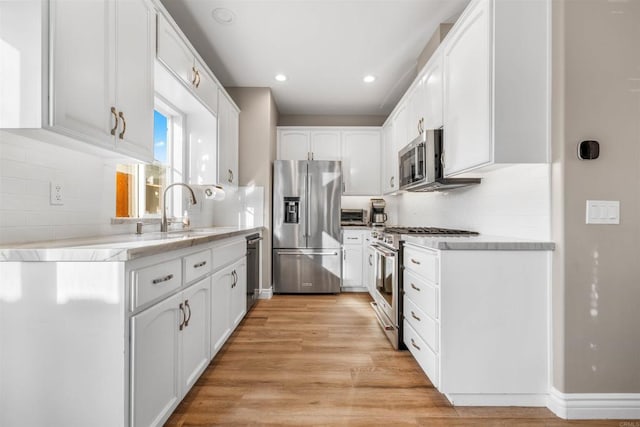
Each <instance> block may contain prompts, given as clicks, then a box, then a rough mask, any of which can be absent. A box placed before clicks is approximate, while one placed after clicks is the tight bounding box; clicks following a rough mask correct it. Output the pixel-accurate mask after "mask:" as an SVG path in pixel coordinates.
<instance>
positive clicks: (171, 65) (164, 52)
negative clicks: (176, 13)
mask: <svg viewBox="0 0 640 427" xmlns="http://www.w3.org/2000/svg"><path fill="white" fill-rule="evenodd" d="M157 57H158V59H159V60H160V62H162V63H163V64H164V65H166V67H167V68H168V69H169V70H171V71H172V72H173V73H174V74H175V75H177V76H178V77H180V79H181V80H183V81H184V82H185V83H186V84H187V85H189V86H191V84H192V82H193V67H194V57H193V53H192V52H191V50H190V49H189V47H188V46H187V45H186V44H185V43H184V41H183V40H182V38H181V37H180V35H179V34H178V32H177V31H176V30H174V29H173V27H171V24H169V22H168V21H167V20H166V19H165V18H164V17H163V16H162V15H158V48H157Z"/></svg>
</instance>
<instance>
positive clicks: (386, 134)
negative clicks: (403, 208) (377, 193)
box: [381, 120, 398, 194]
mask: <svg viewBox="0 0 640 427" xmlns="http://www.w3.org/2000/svg"><path fill="white" fill-rule="evenodd" d="M393 123H394V122H393V120H387V122H386V123H385V124H384V126H382V183H381V184H382V193H383V194H389V193H393V192H394V191H397V190H398V151H397V150H396V149H395V141H394V138H393V136H394V134H393Z"/></svg>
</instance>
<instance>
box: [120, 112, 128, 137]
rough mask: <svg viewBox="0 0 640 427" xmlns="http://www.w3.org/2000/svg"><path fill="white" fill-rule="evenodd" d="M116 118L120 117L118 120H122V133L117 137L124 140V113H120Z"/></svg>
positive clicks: (125, 127)
mask: <svg viewBox="0 0 640 427" xmlns="http://www.w3.org/2000/svg"><path fill="white" fill-rule="evenodd" d="M118 116H120V118H121V119H122V132H120V134H119V135H118V137H119V138H120V139H124V133H125V132H126V131H127V121H126V120H125V118H124V113H123V112H122V111H120V112H119V113H118Z"/></svg>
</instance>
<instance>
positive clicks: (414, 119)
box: [406, 75, 424, 143]
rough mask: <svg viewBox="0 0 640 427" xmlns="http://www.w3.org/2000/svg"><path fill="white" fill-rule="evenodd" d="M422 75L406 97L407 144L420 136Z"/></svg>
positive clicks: (422, 112) (422, 106)
mask: <svg viewBox="0 0 640 427" xmlns="http://www.w3.org/2000/svg"><path fill="white" fill-rule="evenodd" d="M423 96H424V75H423V76H420V77H419V78H418V79H417V80H416V82H415V84H414V85H413V87H412V88H411V89H410V92H409V94H408V96H407V101H406V102H407V121H406V126H407V143H409V142H411V141H413V140H414V139H415V138H417V137H418V135H419V134H420V129H421V128H422V123H421V120H422V118H423V117H424V98H423Z"/></svg>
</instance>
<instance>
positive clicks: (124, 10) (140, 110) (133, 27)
mask: <svg viewBox="0 0 640 427" xmlns="http://www.w3.org/2000/svg"><path fill="white" fill-rule="evenodd" d="M115 8H116V31H115V35H116V54H117V56H116V74H115V76H116V83H115V84H116V108H117V110H118V114H119V115H121V117H119V119H120V123H119V129H118V131H117V132H116V148H117V150H118V151H121V152H124V153H125V154H128V155H131V156H133V157H135V158H138V159H140V160H147V161H153V106H154V101H153V96H154V92H153V89H154V86H153V58H154V55H155V13H154V11H153V9H151V7H150V6H149V5H148V3H147V1H146V0H130V1H118V2H115Z"/></svg>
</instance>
